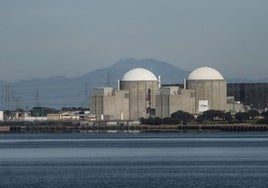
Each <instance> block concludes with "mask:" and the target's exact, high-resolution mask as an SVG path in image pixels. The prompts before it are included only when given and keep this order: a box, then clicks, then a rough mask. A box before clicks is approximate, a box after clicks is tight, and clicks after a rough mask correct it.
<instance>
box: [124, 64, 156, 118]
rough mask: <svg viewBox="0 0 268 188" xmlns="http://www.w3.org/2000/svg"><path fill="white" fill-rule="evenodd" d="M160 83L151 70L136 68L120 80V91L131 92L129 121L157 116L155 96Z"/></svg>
mask: <svg viewBox="0 0 268 188" xmlns="http://www.w3.org/2000/svg"><path fill="white" fill-rule="evenodd" d="M159 82H160V81H159V80H158V79H157V78H156V76H155V75H154V74H153V73H152V72H151V71H149V70H147V69H144V68H135V69H132V70H130V71H128V72H127V73H126V74H125V75H124V76H123V78H122V80H120V83H119V84H120V86H119V89H120V90H126V91H128V92H129V119H131V120H135V119H138V118H140V117H149V116H150V115H155V107H156V105H155V103H156V102H155V96H156V93H157V90H158V89H159V85H160V83H159Z"/></svg>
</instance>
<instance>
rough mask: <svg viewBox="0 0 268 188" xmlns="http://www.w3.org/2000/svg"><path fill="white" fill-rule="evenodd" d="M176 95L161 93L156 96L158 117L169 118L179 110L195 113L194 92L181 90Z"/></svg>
mask: <svg viewBox="0 0 268 188" xmlns="http://www.w3.org/2000/svg"><path fill="white" fill-rule="evenodd" d="M172 93H174V92H172ZM175 93H176V94H169V95H166V94H162V93H160V94H158V95H157V96H156V106H157V107H156V115H157V116H158V117H161V118H164V117H169V116H170V115H171V114H172V113H174V112H176V111H178V110H182V111H185V112H189V113H195V98H194V91H193V90H185V89H179V90H178V92H175Z"/></svg>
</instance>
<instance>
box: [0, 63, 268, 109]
mask: <svg viewBox="0 0 268 188" xmlns="http://www.w3.org/2000/svg"><path fill="white" fill-rule="evenodd" d="M138 67H141V68H146V69H148V70H150V71H152V72H153V73H154V74H155V75H156V76H159V75H160V76H161V83H162V84H181V83H183V79H184V78H187V76H188V74H189V71H184V70H181V69H179V68H178V67H175V66H173V65H170V64H169V63H167V62H163V61H158V60H154V59H134V58H126V59H122V60H120V61H118V62H117V63H116V64H114V65H112V66H110V67H107V68H103V69H98V70H94V71H92V72H89V73H86V74H84V75H82V76H79V77H76V78H66V77H60V76H59V77H51V78H47V79H30V80H21V81H18V82H15V83H8V82H3V81H0V86H2V87H1V95H0V97H1V98H0V100H1V101H0V109H15V108H23V109H27V108H28V109H30V108H32V107H33V106H38V105H39V106H46V107H52V108H56V109H60V108H62V107H79V106H81V107H88V106H89V99H88V96H90V95H91V93H92V91H93V88H96V87H104V86H112V87H114V88H117V81H118V80H120V79H121V78H122V77H123V75H124V74H125V73H126V72H127V71H129V70H131V69H133V68H138ZM227 82H228V83H241V82H248V83H250V82H268V78H265V79H262V80H246V79H232V80H228V81H227Z"/></svg>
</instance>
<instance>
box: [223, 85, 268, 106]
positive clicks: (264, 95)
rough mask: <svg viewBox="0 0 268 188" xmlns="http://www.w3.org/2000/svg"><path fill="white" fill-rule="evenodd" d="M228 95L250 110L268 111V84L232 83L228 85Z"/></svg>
mask: <svg viewBox="0 0 268 188" xmlns="http://www.w3.org/2000/svg"><path fill="white" fill-rule="evenodd" d="M227 94H228V95H229V96H234V100H236V101H240V103H243V104H244V106H245V107H246V108H248V109H256V110H259V111H267V109H268V83H230V84H227Z"/></svg>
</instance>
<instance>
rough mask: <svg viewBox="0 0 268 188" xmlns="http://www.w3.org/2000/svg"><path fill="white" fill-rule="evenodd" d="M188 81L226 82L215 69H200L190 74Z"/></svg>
mask: <svg viewBox="0 0 268 188" xmlns="http://www.w3.org/2000/svg"><path fill="white" fill-rule="evenodd" d="M188 80H224V78H223V76H222V75H221V73H219V72H218V71H217V70H215V69H213V68H210V67H200V68H197V69H195V70H194V71H192V72H191V73H190V74H189V76H188Z"/></svg>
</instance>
